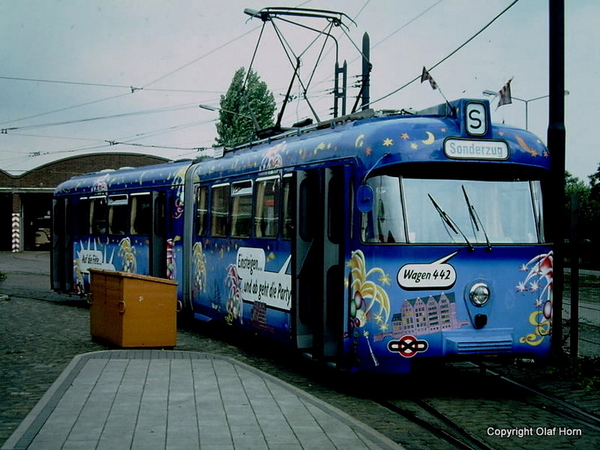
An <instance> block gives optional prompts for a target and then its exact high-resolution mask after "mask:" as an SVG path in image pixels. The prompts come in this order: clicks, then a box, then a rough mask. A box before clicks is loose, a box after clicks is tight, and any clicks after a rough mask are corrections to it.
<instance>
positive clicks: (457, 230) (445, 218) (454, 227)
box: [427, 194, 475, 250]
mask: <svg viewBox="0 0 600 450" xmlns="http://www.w3.org/2000/svg"><path fill="white" fill-rule="evenodd" d="M427 196H428V197H429V200H431V203H433V206H434V208H435V210H436V211H437V213H438V214H439V215H440V218H441V219H442V220H443V221H444V223H445V224H446V225H447V226H448V227H449V228H450V229H451V230H452V231H454V233H456V234H460V235H461V236H462V237H463V239H464V240H465V242H466V243H467V245H468V246H469V250H475V248H474V247H473V244H471V242H470V241H469V239H468V238H467V236H465V233H463V232H462V230H461V229H460V228H459V226H458V225H457V224H456V222H455V221H454V220H452V218H451V217H450V216H449V215H448V214H446V211H444V210H443V209H442V208H440V205H438V204H437V202H436V201H435V200H434V199H433V197H432V196H431V194H427Z"/></svg>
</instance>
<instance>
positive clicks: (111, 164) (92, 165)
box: [0, 152, 171, 190]
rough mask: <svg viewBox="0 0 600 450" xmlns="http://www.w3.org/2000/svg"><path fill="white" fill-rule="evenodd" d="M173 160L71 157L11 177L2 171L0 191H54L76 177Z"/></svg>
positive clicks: (122, 155) (137, 156) (110, 155)
mask: <svg viewBox="0 0 600 450" xmlns="http://www.w3.org/2000/svg"><path fill="white" fill-rule="evenodd" d="M170 160H171V158H166V157H161V156H155V155H141V154H135V153H112V152H111V153H95V154H85V155H79V156H72V157H69V158H64V159H60V160H54V161H52V162H49V163H46V164H43V165H40V166H37V167H35V168H34V169H32V170H29V171H27V172H24V173H22V174H19V175H18V176H15V175H12V174H10V173H8V172H6V171H4V170H2V169H0V189H2V190H6V189H10V188H14V189H42V190H46V189H53V188H54V187H56V186H57V185H58V184H60V183H62V182H63V181H66V180H68V179H69V178H71V177H74V176H76V175H82V174H85V173H90V172H98V171H100V170H105V169H119V168H121V167H140V166H149V165H154V164H160V163H164V162H167V161H170Z"/></svg>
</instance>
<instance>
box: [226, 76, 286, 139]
mask: <svg viewBox="0 0 600 450" xmlns="http://www.w3.org/2000/svg"><path fill="white" fill-rule="evenodd" d="M247 78H248V79H247V80H246V82H245V84H244V80H245V79H246V70H245V69H244V68H243V67H241V68H239V69H238V70H237V71H236V72H235V74H234V75H233V79H232V80H231V84H230V85H229V89H228V90H227V93H226V94H225V95H222V96H221V103H220V111H219V122H218V123H217V133H218V136H217V138H216V144H217V145H224V146H226V147H235V146H236V145H240V144H243V143H245V142H249V141H251V140H252V139H256V131H258V130H261V129H264V128H269V127H272V126H273V125H274V121H273V114H274V112H275V98H274V97H273V93H271V92H270V91H269V89H268V88H267V84H266V83H265V82H264V81H261V80H260V77H259V76H258V74H257V73H256V72H254V71H253V70H252V69H250V71H249V73H248V75H247Z"/></svg>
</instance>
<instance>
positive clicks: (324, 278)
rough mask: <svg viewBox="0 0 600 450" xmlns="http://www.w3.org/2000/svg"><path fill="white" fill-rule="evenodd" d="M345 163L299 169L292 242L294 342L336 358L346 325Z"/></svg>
mask: <svg viewBox="0 0 600 450" xmlns="http://www.w3.org/2000/svg"><path fill="white" fill-rule="evenodd" d="M348 178H349V177H348V173H347V168H345V167H334V168H320V169H312V170H308V171H303V172H298V173H297V178H296V211H295V225H296V226H295V227H294V228H295V240H294V258H293V262H294V277H293V284H294V285H293V289H294V297H293V298H294V321H295V331H296V335H295V336H296V346H297V347H298V348H299V349H302V350H304V351H305V352H306V353H310V354H311V355H312V357H313V358H315V359H318V360H324V361H332V362H335V360H336V357H337V356H338V355H339V354H340V352H341V345H342V336H343V329H344V269H343V267H344V266H343V265H344V261H343V248H342V247H343V242H344V236H345V234H346V231H347V229H348V227H349V224H348V220H346V218H347V213H346V211H347V208H345V206H344V205H347V204H348V198H347V197H348V196H349V193H348V190H349V189H348V188H347V186H348V183H347V180H348Z"/></svg>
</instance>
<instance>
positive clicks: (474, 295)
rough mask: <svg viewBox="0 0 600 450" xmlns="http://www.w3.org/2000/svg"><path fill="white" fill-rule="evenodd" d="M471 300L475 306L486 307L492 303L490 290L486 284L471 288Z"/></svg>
mask: <svg viewBox="0 0 600 450" xmlns="http://www.w3.org/2000/svg"><path fill="white" fill-rule="evenodd" d="M469 299H470V300H471V303H473V304H474V305H475V306H484V305H485V304H486V303H487V302H489V301H490V288H489V287H488V285H487V284H485V283H477V284H474V285H473V286H472V287H471V290H470V292H469Z"/></svg>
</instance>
